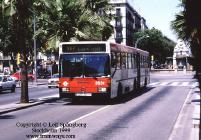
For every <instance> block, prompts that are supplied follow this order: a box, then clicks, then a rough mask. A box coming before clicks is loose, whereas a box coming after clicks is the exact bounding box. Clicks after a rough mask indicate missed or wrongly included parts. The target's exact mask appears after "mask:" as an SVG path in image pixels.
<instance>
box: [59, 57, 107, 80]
mask: <svg viewBox="0 0 201 140" xmlns="http://www.w3.org/2000/svg"><path fill="white" fill-rule="evenodd" d="M60 68H61V73H62V75H63V77H104V76H109V74H110V68H109V55H108V54H64V55H61V58H60Z"/></svg>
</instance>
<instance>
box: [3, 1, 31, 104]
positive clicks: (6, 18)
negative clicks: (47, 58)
mask: <svg viewBox="0 0 201 140" xmlns="http://www.w3.org/2000/svg"><path fill="white" fill-rule="evenodd" d="M0 7H1V15H2V16H1V20H2V21H3V23H4V26H3V28H4V29H5V28H6V27H8V29H6V30H7V31H8V33H7V34H3V35H5V36H6V37H5V40H7V42H5V44H4V47H5V49H4V51H5V50H7V51H8V50H10V51H11V52H14V53H15V54H16V53H20V54H21V60H22V61H21V83H22V84H21V103H27V102H29V96H28V79H27V61H28V56H29V54H30V52H31V50H32V48H31V39H32V32H31V29H30V26H29V25H30V17H31V12H30V8H31V7H32V1H27V0H2V1H1V5H0ZM9 31H11V32H9ZM9 41H10V42H9Z"/></svg>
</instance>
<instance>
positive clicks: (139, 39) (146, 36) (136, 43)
mask: <svg viewBox="0 0 201 140" xmlns="http://www.w3.org/2000/svg"><path fill="white" fill-rule="evenodd" d="M148 37H149V36H148V35H145V36H142V37H140V38H138V39H137V41H136V42H135V48H137V45H138V43H139V42H140V41H141V40H142V39H144V38H148Z"/></svg>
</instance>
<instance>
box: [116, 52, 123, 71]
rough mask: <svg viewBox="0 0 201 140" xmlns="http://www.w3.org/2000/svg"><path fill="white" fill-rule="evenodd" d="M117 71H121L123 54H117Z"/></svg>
mask: <svg viewBox="0 0 201 140" xmlns="http://www.w3.org/2000/svg"><path fill="white" fill-rule="evenodd" d="M116 56H117V69H121V66H122V65H121V62H122V58H121V53H117V54H116Z"/></svg>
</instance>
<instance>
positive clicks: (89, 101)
mask: <svg viewBox="0 0 201 140" xmlns="http://www.w3.org/2000/svg"><path fill="white" fill-rule="evenodd" d="M153 88H154V87H147V88H146V89H141V90H139V91H137V92H130V93H128V94H126V95H124V96H122V97H121V98H118V99H117V98H116V99H106V98H80V99H79V100H76V101H72V100H71V99H62V101H66V102H67V103H66V104H64V105H115V104H122V103H125V102H128V101H130V100H133V99H134V98H137V97H138V96H141V95H143V94H145V93H147V92H148V91H150V90H152V89H153Z"/></svg>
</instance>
